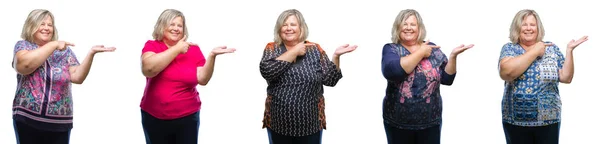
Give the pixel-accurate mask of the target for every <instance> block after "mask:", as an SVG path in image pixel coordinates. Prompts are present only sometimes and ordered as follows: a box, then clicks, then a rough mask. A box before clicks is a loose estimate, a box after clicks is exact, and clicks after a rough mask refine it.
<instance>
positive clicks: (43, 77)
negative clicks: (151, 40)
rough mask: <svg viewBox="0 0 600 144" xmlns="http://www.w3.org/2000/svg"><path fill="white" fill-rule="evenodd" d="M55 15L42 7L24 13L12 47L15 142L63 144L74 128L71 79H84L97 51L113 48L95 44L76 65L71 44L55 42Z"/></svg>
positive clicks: (67, 140) (73, 80) (75, 80)
mask: <svg viewBox="0 0 600 144" xmlns="http://www.w3.org/2000/svg"><path fill="white" fill-rule="evenodd" d="M54 24H55V22H54V15H53V14H52V13H51V12H50V11H48V10H44V9H36V10H33V11H31V12H30V13H29V16H27V19H26V20H25V24H24V25H23V31H22V33H21V38H22V39H23V40H20V41H18V42H17V44H16V45H15V48H14V59H13V68H14V69H15V70H16V71H17V73H18V74H17V91H16V94H15V99H14V101H13V126H14V129H15V135H16V138H17V143H18V144H42V143H55V144H68V143H69V137H70V135H71V129H72V128H73V100H72V96H71V83H75V84H82V83H83V81H85V79H86V77H87V75H88V73H89V72H90V68H91V66H92V61H93V59H94V55H96V53H101V52H112V51H114V50H115V48H114V47H104V46H101V45H100V46H94V47H92V48H91V50H90V51H89V52H88V55H87V57H86V58H85V59H84V60H83V62H81V63H79V61H78V60H77V57H76V56H75V53H74V52H73V50H71V48H70V47H72V46H75V45H74V44H72V43H69V42H65V41H58V32H57V30H56V26H55V25H54Z"/></svg>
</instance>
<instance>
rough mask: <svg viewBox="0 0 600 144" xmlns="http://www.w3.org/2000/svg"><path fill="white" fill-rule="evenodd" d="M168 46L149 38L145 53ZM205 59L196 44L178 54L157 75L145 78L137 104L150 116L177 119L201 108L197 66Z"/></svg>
mask: <svg viewBox="0 0 600 144" xmlns="http://www.w3.org/2000/svg"><path fill="white" fill-rule="evenodd" d="M167 49H168V47H167V45H166V44H165V43H163V42H162V41H157V40H148V42H146V45H145V46H144V49H142V54H143V53H145V52H154V53H157V54H158V53H161V52H163V51H165V50H167ZM205 62H206V59H205V58H204V55H203V54H202V51H201V50H200V47H198V46H190V48H189V49H188V51H187V52H186V53H184V54H179V55H177V57H175V59H173V61H171V63H170V64H169V65H168V66H167V67H166V68H165V69H164V70H162V71H161V72H160V73H158V75H156V76H155V77H153V78H146V88H145V90H144V96H143V97H142V102H141V104H140V107H141V108H142V110H144V111H146V112H148V113H149V114H150V115H152V116H154V117H156V118H158V119H164V120H171V119H177V118H181V117H185V116H187V115H190V114H193V113H195V112H198V111H199V110H200V105H201V103H202V102H200V97H199V93H198V91H197V90H196V86H197V85H198V79H197V75H196V73H197V70H196V69H197V67H202V66H204V63H205Z"/></svg>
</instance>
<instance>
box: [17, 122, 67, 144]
mask: <svg viewBox="0 0 600 144" xmlns="http://www.w3.org/2000/svg"><path fill="white" fill-rule="evenodd" d="M13 127H14V128H15V136H16V137H17V144H69V138H70V136H71V130H68V131H65V132H52V131H43V130H39V129H36V128H33V127H31V126H29V125H27V124H25V123H21V122H18V121H14V120H13Z"/></svg>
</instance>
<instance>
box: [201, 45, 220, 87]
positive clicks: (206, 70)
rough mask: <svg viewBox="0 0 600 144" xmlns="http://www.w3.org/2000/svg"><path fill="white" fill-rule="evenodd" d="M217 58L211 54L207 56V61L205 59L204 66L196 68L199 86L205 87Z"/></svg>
mask: <svg viewBox="0 0 600 144" xmlns="http://www.w3.org/2000/svg"><path fill="white" fill-rule="evenodd" d="M216 58H217V56H216V55H215V54H213V53H212V52H211V53H209V54H208V59H206V63H205V64H204V66H199V67H198V68H197V71H198V72H197V75H198V84H199V85H201V86H205V85H206V84H208V82H209V81H210V78H212V74H213V71H214V69H215V59H216Z"/></svg>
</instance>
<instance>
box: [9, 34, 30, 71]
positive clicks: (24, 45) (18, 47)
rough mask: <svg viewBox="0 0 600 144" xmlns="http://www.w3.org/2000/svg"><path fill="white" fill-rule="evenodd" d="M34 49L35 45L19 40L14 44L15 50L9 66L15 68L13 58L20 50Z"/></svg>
mask: <svg viewBox="0 0 600 144" xmlns="http://www.w3.org/2000/svg"><path fill="white" fill-rule="evenodd" d="M34 49H36V47H35V45H33V44H32V43H30V42H28V41H25V40H20V41H18V42H17V44H15V48H14V50H13V61H12V63H11V65H12V66H13V68H14V66H15V60H14V59H15V56H16V54H17V52H19V51H22V50H34Z"/></svg>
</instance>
